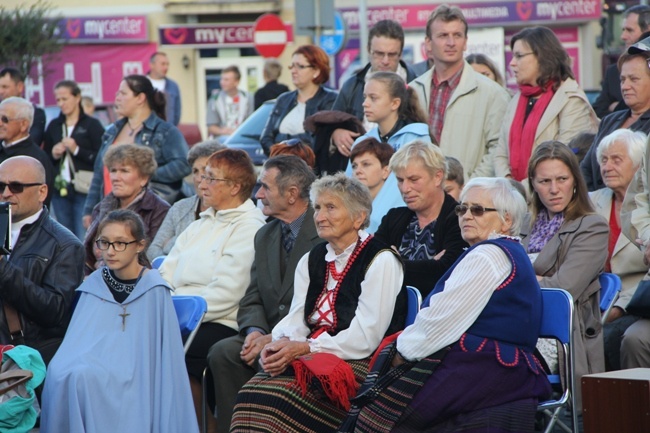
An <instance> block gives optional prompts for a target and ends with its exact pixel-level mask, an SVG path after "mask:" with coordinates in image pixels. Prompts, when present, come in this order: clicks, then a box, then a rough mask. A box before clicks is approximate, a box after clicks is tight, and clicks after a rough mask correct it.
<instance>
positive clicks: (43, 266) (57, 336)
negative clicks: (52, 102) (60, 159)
mask: <svg viewBox="0 0 650 433" xmlns="http://www.w3.org/2000/svg"><path fill="white" fill-rule="evenodd" d="M0 108H2V106H0ZM1 116H6V114H5V113H4V112H3V113H2V114H1ZM3 123H6V122H5V121H4V120H3ZM47 190H48V187H47V185H45V169H44V168H43V166H42V164H41V163H40V162H39V161H37V160H36V159H34V158H32V157H30V156H14V157H12V158H9V159H7V160H6V161H4V162H2V163H1V164H0V196H1V197H0V199H1V200H2V201H3V202H7V203H10V204H11V217H12V227H11V238H12V244H13V249H12V251H11V255H10V256H0V344H13V345H19V344H25V345H27V346H30V347H33V348H34V349H37V350H38V351H39V352H40V354H41V356H42V357H43V360H44V361H45V363H46V364H47V363H49V361H50V359H52V357H53V356H54V353H55V352H56V350H57V349H58V347H59V345H60V344H61V341H62V340H63V336H64V335H65V331H66V329H67V327H68V322H69V320H70V308H71V305H72V300H73V298H74V291H75V289H76V288H77V287H79V285H80V284H81V282H82V281H83V275H84V274H83V264H84V249H83V245H82V244H81V242H80V241H79V239H77V237H76V236H75V235H73V234H72V232H70V231H69V230H68V229H66V228H65V227H63V226H62V225H61V224H59V223H58V222H56V221H54V220H53V219H52V218H51V217H50V215H49V212H48V210H47V208H46V207H45V206H43V202H44V201H45V197H46V196H47Z"/></svg>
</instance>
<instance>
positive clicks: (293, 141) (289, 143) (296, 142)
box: [280, 138, 302, 147]
mask: <svg viewBox="0 0 650 433" xmlns="http://www.w3.org/2000/svg"><path fill="white" fill-rule="evenodd" d="M300 143H302V140H301V139H299V138H290V139H289V140H284V141H281V142H280V144H286V145H287V146H289V147H293V146H297V145H299V144H300Z"/></svg>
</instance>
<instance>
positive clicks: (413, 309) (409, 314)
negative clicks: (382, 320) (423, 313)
mask: <svg viewBox="0 0 650 433" xmlns="http://www.w3.org/2000/svg"><path fill="white" fill-rule="evenodd" d="M420 305H422V294H420V291H419V290H418V289H416V288H415V287H413V286H406V323H405V325H404V327H407V326H409V325H412V324H413V322H415V316H417V315H418V312H419V311H420Z"/></svg>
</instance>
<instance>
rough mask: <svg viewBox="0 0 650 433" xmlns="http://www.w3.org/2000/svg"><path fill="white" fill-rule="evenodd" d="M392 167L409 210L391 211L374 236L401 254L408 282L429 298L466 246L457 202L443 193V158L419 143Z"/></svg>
mask: <svg viewBox="0 0 650 433" xmlns="http://www.w3.org/2000/svg"><path fill="white" fill-rule="evenodd" d="M353 150H354V149H353ZM389 167H390V170H391V171H392V172H393V174H394V175H395V177H396V179H397V180H396V183H397V188H398V191H399V192H400V193H401V198H402V199H403V200H404V202H405V203H406V206H402V207H395V208H393V209H390V210H389V211H388V213H387V214H386V215H385V216H384V217H383V218H382V220H381V224H380V225H379V228H378V229H377V231H376V232H375V236H376V237H377V238H379V239H381V240H383V241H384V242H385V243H387V244H389V245H391V246H393V248H395V250H396V251H397V252H399V254H400V256H401V257H402V261H403V262H404V284H405V285H407V286H414V287H415V288H417V289H418V290H420V292H421V293H422V295H423V296H426V295H428V294H429V293H430V292H431V290H432V289H433V287H434V286H435V285H436V282H437V281H438V279H440V277H442V276H443V274H444V273H445V272H447V270H448V269H449V268H450V267H451V265H453V264H454V262H455V261H456V259H457V258H458V257H459V256H460V255H461V254H462V253H463V249H464V248H465V247H467V243H466V242H465V241H464V240H463V238H462V237H461V233H460V227H459V226H458V218H456V216H455V215H454V208H455V207H456V205H457V204H458V203H457V202H456V200H454V199H453V198H452V197H451V196H450V195H449V194H447V193H445V190H444V181H445V178H446V172H447V165H446V162H445V157H444V156H443V154H442V152H441V151H440V148H439V147H438V146H435V145H433V144H431V143H429V142H426V141H422V140H416V141H413V142H411V143H409V144H407V145H405V146H403V147H401V148H400V149H399V150H398V151H397V152H395V154H394V155H393V156H392V158H391V159H390V164H389ZM386 183H388V182H386ZM386 187H387V185H386V184H384V186H383V188H382V189H385V188H386ZM373 207H374V204H373Z"/></svg>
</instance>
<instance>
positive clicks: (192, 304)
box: [172, 296, 208, 353]
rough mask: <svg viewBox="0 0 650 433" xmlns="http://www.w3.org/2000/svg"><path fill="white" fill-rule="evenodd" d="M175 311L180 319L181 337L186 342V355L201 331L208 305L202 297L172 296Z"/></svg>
mask: <svg viewBox="0 0 650 433" xmlns="http://www.w3.org/2000/svg"><path fill="white" fill-rule="evenodd" d="M172 301H173V302H174V309H175V310H176V316H177V317H178V324H179V326H180V331H181V336H182V337H183V340H184V341H185V343H184V345H183V347H184V349H185V353H187V349H188V348H189V347H190V345H191V344H192V340H193V339H194V336H195V335H196V333H197V331H198V330H199V325H201V321H203V316H205V313H206V312H207V311H208V303H207V302H206V301H205V299H203V298H202V297H201V296H172Z"/></svg>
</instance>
